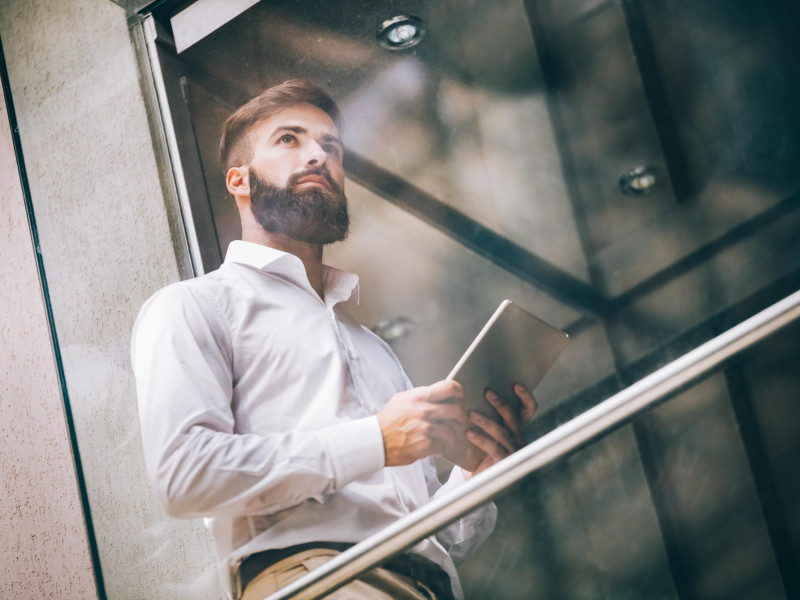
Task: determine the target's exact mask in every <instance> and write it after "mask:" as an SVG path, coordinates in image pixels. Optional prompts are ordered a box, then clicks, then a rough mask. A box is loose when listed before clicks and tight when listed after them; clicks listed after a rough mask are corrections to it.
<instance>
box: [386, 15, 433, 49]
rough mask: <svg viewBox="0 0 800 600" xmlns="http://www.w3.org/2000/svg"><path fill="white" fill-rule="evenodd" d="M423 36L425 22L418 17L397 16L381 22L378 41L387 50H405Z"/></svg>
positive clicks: (417, 42)
mask: <svg viewBox="0 0 800 600" xmlns="http://www.w3.org/2000/svg"><path fill="white" fill-rule="evenodd" d="M423 37H425V23H423V21H422V19H420V18H419V17H412V16H397V17H392V18H391V19H387V20H386V21H384V22H383V23H381V28H380V29H379V30H378V35H377V38H378V43H380V45H381V46H383V47H384V48H386V49H387V50H406V49H408V48H411V47H412V46H416V45H417V44H419V43H420V42H421V41H422V38H423Z"/></svg>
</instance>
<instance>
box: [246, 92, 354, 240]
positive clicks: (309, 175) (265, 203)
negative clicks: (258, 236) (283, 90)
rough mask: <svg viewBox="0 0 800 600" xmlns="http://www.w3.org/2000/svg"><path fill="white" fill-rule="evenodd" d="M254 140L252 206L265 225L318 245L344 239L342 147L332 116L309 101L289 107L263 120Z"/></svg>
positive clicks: (345, 223)
mask: <svg viewBox="0 0 800 600" xmlns="http://www.w3.org/2000/svg"><path fill="white" fill-rule="evenodd" d="M251 143H252V150H253V154H252V160H251V162H250V165H249V175H248V177H249V183H250V208H251V210H252V212H253V215H254V216H255V218H256V220H257V221H258V222H259V223H260V224H261V226H262V227H263V228H264V229H265V230H266V231H269V232H271V233H283V234H285V235H287V236H289V237H290V238H292V239H296V240H298V241H303V242H310V243H314V244H329V243H332V242H336V241H339V240H341V239H344V237H345V236H346V235H347V229H348V224H349V219H348V215H347V199H346V197H345V195H344V191H343V188H344V169H343V168H342V154H343V147H342V143H341V140H340V139H339V131H338V130H337V128H336V125H335V124H334V123H333V121H332V120H331V118H330V117H329V116H328V115H327V114H326V113H325V112H324V111H322V110H320V109H319V108H317V107H315V106H312V105H310V104H298V105H295V106H291V107H288V108H285V109H283V110H281V111H280V112H278V113H276V114H274V115H272V116H271V117H269V118H268V119H265V120H264V121H261V122H260V123H259V124H258V125H257V127H256V129H255V131H254V132H253V133H252V134H251Z"/></svg>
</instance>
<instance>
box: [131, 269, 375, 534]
mask: <svg viewBox="0 0 800 600" xmlns="http://www.w3.org/2000/svg"><path fill="white" fill-rule="evenodd" d="M131 355H132V361H133V370H134V374H135V376H136V388H137V397H138V403H139V417H140V423H141V431H142V443H143V446H144V455H145V463H146V467H147V472H148V476H149V478H150V480H151V483H152V485H153V488H154V489H155V491H156V494H157V496H158V497H159V500H160V501H161V503H162V504H163V505H164V507H165V508H166V510H167V513H168V514H169V515H170V516H174V517H183V518H196V517H209V516H220V515H223V514H229V515H257V514H272V513H275V512H278V511H280V510H283V509H285V508H289V507H291V506H295V505H297V504H300V503H302V502H304V501H307V500H315V501H318V502H325V500H326V499H327V498H328V497H329V496H330V495H331V494H333V493H335V492H336V491H338V490H339V489H341V488H342V487H343V486H345V485H347V484H348V483H350V482H351V481H354V480H356V479H358V478H360V477H363V476H365V475H368V474H370V473H373V472H375V471H377V470H378V469H380V468H382V467H383V465H384V461H385V458H384V450H383V438H382V437H381V432H380V426H379V425H378V421H377V417H374V416H373V417H366V418H362V419H357V420H353V421H350V422H346V423H342V424H337V425H334V426H331V427H328V428H325V429H320V430H317V431H288V432H282V433H275V434H270V435H257V434H237V433H235V432H234V416H233V412H232V409H231V402H232V400H233V387H234V381H233V369H232V364H233V349H232V344H231V338H230V330H229V328H228V326H227V321H226V318H225V315H224V313H223V311H222V308H221V307H220V306H219V305H218V304H217V303H216V302H215V300H214V299H213V298H211V297H209V296H208V295H207V294H206V293H204V292H203V291H201V290H199V289H197V288H196V287H195V286H192V285H187V284H186V282H183V283H179V284H175V285H172V286H169V287H167V288H164V289H163V290H161V291H160V292H158V293H157V294H156V295H155V296H153V297H152V298H151V299H150V300H148V301H147V302H146V303H145V305H144V306H143V307H142V309H141V311H140V313H139V316H138V318H137V320H136V324H135V325H134V330H133V337H132V344H131Z"/></svg>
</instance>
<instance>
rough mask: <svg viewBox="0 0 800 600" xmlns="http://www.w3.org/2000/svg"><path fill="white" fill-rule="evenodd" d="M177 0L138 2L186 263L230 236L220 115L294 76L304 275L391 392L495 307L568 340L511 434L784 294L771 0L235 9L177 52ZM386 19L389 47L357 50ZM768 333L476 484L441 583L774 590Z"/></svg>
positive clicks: (438, 368) (776, 22) (799, 150)
mask: <svg viewBox="0 0 800 600" xmlns="http://www.w3.org/2000/svg"><path fill="white" fill-rule="evenodd" d="M186 6H187V3H185V2H184V3H162V4H161V5H160V6H159V7H158V8H156V9H155V10H154V12H153V18H154V23H155V24H156V28H155V30H156V31H157V36H156V38H157V39H156V46H155V54H154V55H153V56H151V58H152V59H153V60H154V61H155V62H156V63H157V64H158V67H159V69H160V70H161V72H162V73H163V79H164V84H165V86H166V96H167V100H168V105H167V106H168V109H169V115H170V116H169V118H170V123H169V125H170V127H173V128H174V130H175V133H176V137H177V152H178V154H177V156H176V157H173V161H174V162H175V158H179V160H180V165H181V167H180V169H181V171H180V176H182V177H183V179H184V181H185V183H186V198H187V201H188V204H189V206H190V208H191V219H188V217H187V223H186V226H187V227H188V228H190V229H191V230H193V231H194V232H195V234H196V236H197V240H198V252H197V253H196V256H195V269H196V271H197V273H198V274H199V273H200V272H207V271H210V270H213V269H215V268H216V267H218V266H219V265H220V264H221V262H222V260H223V257H224V254H225V250H226V248H227V245H228V243H229V242H230V241H231V240H234V239H237V238H238V237H239V235H240V231H239V224H238V216H237V213H236V209H235V206H234V204H233V201H232V199H231V198H230V197H229V196H228V195H227V192H226V190H225V185H224V180H223V174H222V172H221V169H220V166H219V164H218V162H217V155H216V152H217V145H218V141H219V136H220V131H221V125H222V123H223V122H224V120H225V118H226V117H227V116H228V115H229V114H230V113H231V112H232V111H233V110H235V109H236V108H237V107H238V106H240V105H241V104H243V103H244V102H245V101H246V100H247V99H249V98H250V97H252V96H254V95H256V94H257V93H258V92H259V91H261V90H262V89H264V88H266V87H269V86H271V85H274V84H277V83H280V82H282V81H284V80H286V79H289V78H294V77H304V78H310V79H313V80H315V81H317V82H318V83H320V84H322V85H323V86H325V87H326V88H327V89H329V90H330V91H331V93H332V94H333V96H334V97H335V98H336V99H337V101H338V102H339V104H340V106H341V107H342V109H343V112H344V118H345V130H344V140H345V144H346V147H347V155H346V160H345V167H346V171H347V174H348V181H347V186H346V187H347V193H348V197H349V200H350V204H351V210H352V215H353V227H352V234H351V236H350V238H349V239H348V240H347V241H346V242H344V243H342V244H339V245H336V246H334V247H331V248H330V249H328V250H327V251H326V252H327V254H326V262H328V263H330V264H333V265H335V266H338V267H340V268H343V269H346V270H350V271H354V272H356V273H358V274H359V275H360V277H361V287H362V294H361V303H360V305H358V306H355V305H353V306H349V307H348V310H349V311H350V312H351V314H353V315H354V316H355V317H356V318H357V319H358V320H360V321H361V322H362V323H364V324H365V325H367V326H368V327H371V328H373V329H375V330H376V331H379V332H381V333H383V335H384V336H385V337H386V339H387V341H388V342H389V343H390V344H392V346H393V348H394V349H395V352H396V353H397V355H398V356H399V358H400V360H401V362H402V363H403V365H404V366H405V368H406V371H407V372H408V374H409V376H410V377H411V379H412V381H414V382H415V383H417V384H427V383H431V382H433V381H436V380H438V379H441V378H443V377H444V376H445V375H446V374H447V373H448V372H449V371H450V369H451V367H452V366H453V365H454V363H455V362H456V360H457V359H458V358H459V356H460V355H461V354H462V352H463V351H464V349H465V348H466V347H467V346H468V345H469V343H470V342H471V341H472V339H473V338H474V336H475V335H476V333H477V332H478V331H479V330H480V328H481V326H482V325H483V323H484V322H485V321H486V319H487V318H488V317H489V316H490V314H491V313H492V312H493V310H494V308H495V307H496V306H497V305H498V304H499V303H500V301H501V300H503V299H504V298H511V299H512V300H514V301H515V302H517V303H518V304H520V305H521V306H523V307H525V308H526V309H528V310H529V311H530V312H532V313H534V314H536V315H538V316H540V317H541V318H543V319H544V320H546V321H548V322H550V323H551V324H553V325H555V326H557V327H559V328H562V329H564V330H565V331H567V332H568V333H569V334H570V337H571V341H570V343H569V345H568V348H567V350H566V351H565V352H564V353H563V355H562V356H561V357H560V359H559V361H558V362H557V363H556V365H555V367H554V368H553V369H552V370H551V371H550V373H549V374H548V375H547V377H546V378H545V380H544V381H543V382H542V384H541V385H540V386H539V387H538V388H537V390H536V396H537V399H538V401H539V405H540V411H539V415H538V416H537V418H536V420H535V421H534V423H533V424H532V426H531V427H530V430H529V432H528V435H529V439H533V438H535V437H537V436H539V435H541V434H543V433H544V432H546V431H548V430H550V429H552V428H553V427H555V426H557V425H558V424H560V423H563V422H564V421H566V420H567V419H569V418H571V417H572V416H574V415H576V414H578V413H580V412H582V411H583V410H585V409H586V408H588V407H590V406H592V405H594V404H596V403H598V402H599V401H601V400H603V399H604V398H606V397H608V396H609V395H611V394H612V393H614V392H615V391H617V390H620V389H622V388H624V387H627V386H628V385H630V384H631V383H633V382H635V381H636V380H638V379H639V378H641V377H642V376H644V375H646V374H648V373H650V372H652V371H653V370H655V369H656V368H658V367H659V366H661V365H663V364H666V363H667V362H669V361H670V360H672V359H673V358H675V357H677V356H680V355H682V354H684V353H685V352H687V351H688V350H690V349H692V348H694V347H696V346H697V345H698V344H700V343H702V342H704V341H706V340H708V339H710V338H711V337H713V336H715V335H717V334H719V333H721V332H722V331H724V330H726V329H728V328H729V327H731V326H732V325H734V324H736V323H738V322H740V321H741V320H743V319H744V318H746V317H748V316H750V315H752V314H754V313H755V312H757V311H758V310H761V309H763V308H765V307H767V306H769V305H770V304H772V303H773V302H775V301H777V300H779V299H780V298H782V297H784V296H785V295H787V294H789V293H791V292H793V291H795V290H796V289H798V287H800V211H799V210H798V209H799V208H800V170H798V168H797V167H796V165H798V164H800V112H798V111H797V109H796V107H797V106H800V61H798V60H797V57H798V51H799V50H800V47H798V41H797V39H798V38H797V35H796V32H797V31H798V25H799V24H800V20H799V19H798V16H799V15H798V11H797V9H796V8H795V7H794V5H793V4H792V3H790V2H786V1H784V0H766V1H764V2H759V3H754V2H745V1H744V0H741V1H740V0H725V1H723V0H703V1H702V2H690V1H689V0H677V1H674V0H620V1H611V0H568V1H565V0H558V1H556V0H524V1H523V0H499V1H495V2H486V1H484V2H479V1H477V0H463V1H459V2H455V1H453V0H432V1H427V2H422V1H418V0H411V1H407V2H402V3H397V2H389V1H377V2H376V1H374V0H373V1H366V0H345V1H336V2H331V1H323V0H306V1H303V2H300V1H292V0H265V1H262V2H258V3H256V4H255V5H254V6H252V7H251V8H249V9H247V10H245V11H243V12H241V14H240V15H239V16H238V17H236V18H234V19H233V20H231V21H229V22H227V23H226V24H224V25H222V26H220V27H218V28H217V29H215V30H214V31H212V32H211V33H209V34H208V35H206V36H205V37H202V39H200V40H199V41H197V42H196V43H193V44H192V45H190V46H189V47H188V48H186V49H185V50H182V51H181V52H177V51H176V44H175V39H176V38H177V37H179V36H178V32H177V31H174V30H173V28H172V27H173V21H172V17H174V16H175V15H177V14H179V13H180V12H181V11H182V10H184V9H185V8H186ZM409 15H411V16H414V17H415V18H416V20H415V23H416V24H417V25H418V26H419V27H420V28H421V29H420V31H421V32H422V33H421V34H420V39H419V41H418V43H416V44H413V45H409V46H408V47H406V48H388V47H386V45H385V44H382V43H381V42H380V40H379V39H378V35H377V34H378V32H379V30H380V29H381V27H382V25H383V24H384V23H385V22H386V21H388V20H391V19H392V18H394V17H399V16H409ZM423 30H424V32H423ZM179 45H181V46H182V44H181V43H180V40H179ZM165 114H166V111H165ZM186 215H188V212H187V213H186ZM392 323H403V324H404V327H403V328H401V329H402V330H403V335H392V332H396V331H397V330H398V328H391V327H386V325H387V324H392ZM796 340H797V330H796V328H795V329H794V330H793V331H792V332H785V333H783V334H781V336H780V337H776V338H774V339H773V340H771V341H770V342H768V343H767V344H765V345H763V346H760V347H759V348H758V349H757V350H754V351H753V352H751V353H750V354H748V355H747V356H746V357H745V358H743V359H742V360H740V361H739V362H737V363H735V364H732V365H729V366H728V367H727V368H726V369H725V370H724V371H722V372H720V373H717V374H715V375H713V376H711V377H709V378H707V379H705V380H704V381H702V382H701V383H699V384H697V385H696V386H694V387H692V388H691V389H689V390H685V391H684V392H682V393H681V394H680V395H679V396H677V397H676V398H675V399H673V400H672V401H671V402H669V403H668V404H666V405H664V406H663V407H661V408H659V409H657V410H656V411H654V412H652V413H651V414H648V415H646V416H644V417H642V418H640V419H639V420H637V421H636V422H635V423H633V424H632V425H630V426H628V427H626V428H623V429H621V430H619V431H617V432H615V433H614V434H612V435H611V436H609V437H607V438H605V439H604V440H602V441H600V442H598V443H596V444H593V445H592V446H590V447H589V448H586V449H584V450H582V451H581V452H579V453H577V454H575V455H573V456H572V457H570V458H569V459H568V460H565V461H562V462H561V463H559V464H557V465H554V466H552V467H550V468H548V469H547V470H546V471H545V472H542V473H540V474H538V475H536V476H535V477H531V478H529V479H528V480H526V481H524V482H522V483H521V484H520V486H519V487H518V488H517V489H516V490H515V491H514V492H512V493H510V494H508V495H507V496H505V497H503V498H502V499H500V500H499V505H500V509H501V510H500V513H501V521H500V524H499V530H498V532H497V534H496V535H495V536H494V537H492V538H491V539H490V541H489V542H487V544H486V545H485V546H484V547H483V549H482V550H481V551H480V552H479V554H478V555H477V556H475V557H474V558H472V559H470V561H469V562H468V563H466V565H465V566H464V568H463V569H462V577H463V579H464V584H465V589H466V591H467V597H468V598H497V599H511V598H540V597H541V598H571V599H572V598H598V597H603V598H628V597H631V598H634V597H636V598H639V597H647V598H662V597H663V598H682V599H683V598H726V599H727V598H740V597H741V598H780V597H792V596H794V595H796V594H798V593H800V582H799V581H798V575H797V574H796V573H797V572H798V571H799V570H798V567H800V562H799V561H798V556H799V555H800V529H798V527H799V525H798V519H799V518H800V517H799V516H798V515H799V514H800V513H799V512H798V506H800V504H799V501H800V497H798V494H800V489H798V484H797V477H796V472H797V460H796V458H795V457H797V456H798V455H800V454H799V453H798V450H800V448H798V442H797V439H800V437H799V436H798V433H800V419H798V417H797V411H796V410H792V408H793V407H794V404H795V402H794V401H793V399H795V398H797V397H798V394H797V392H798V388H799V387H800V379H798V374H797V372H796V369H794V368H793V364H794V362H796V357H797V355H798V347H797V342H796ZM443 468H444V466H443Z"/></svg>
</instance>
